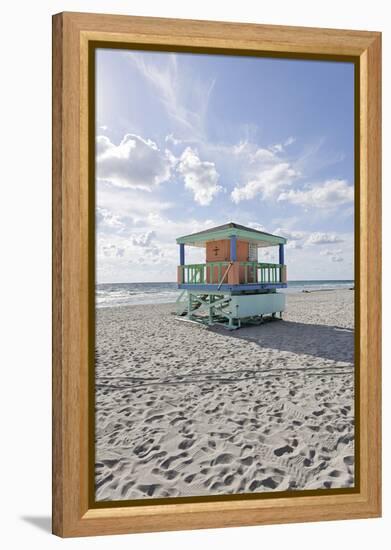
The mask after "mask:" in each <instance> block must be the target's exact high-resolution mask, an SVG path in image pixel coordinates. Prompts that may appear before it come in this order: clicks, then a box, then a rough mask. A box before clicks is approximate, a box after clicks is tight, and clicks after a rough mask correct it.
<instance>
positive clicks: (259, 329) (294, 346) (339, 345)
mask: <svg viewBox="0 0 391 550" xmlns="http://www.w3.org/2000/svg"><path fill="white" fill-rule="evenodd" d="M210 330H213V331H214V332H218V333H220V334H225V335H228V336H230V337H232V338H239V339H240V340H247V341H249V342H253V343H256V344H258V345H259V346H260V347H261V348H269V349H273V350H276V351H286V352H290V353H295V354H299V355H301V354H305V355H312V356H315V357H320V358H322V359H327V360H331V361H337V362H339V361H342V362H346V363H353V361H354V330H353V329H350V328H343V327H337V326H328V325H311V324H307V323H295V322H292V321H279V320H275V321H270V322H265V323H263V324H262V325H257V326H248V325H247V326H242V328H240V329H239V330H235V331H232V332H231V331H228V330H226V329H224V328H222V327H213V328H211V329H210Z"/></svg>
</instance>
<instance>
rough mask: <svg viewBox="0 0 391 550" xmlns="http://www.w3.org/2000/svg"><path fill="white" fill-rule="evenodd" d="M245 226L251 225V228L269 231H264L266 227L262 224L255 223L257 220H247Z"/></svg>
mask: <svg viewBox="0 0 391 550" xmlns="http://www.w3.org/2000/svg"><path fill="white" fill-rule="evenodd" d="M247 226H248V227H252V228H253V229H256V230H257V231H263V232H266V233H269V231H266V228H265V226H264V225H262V224H260V223H257V222H248V223H247Z"/></svg>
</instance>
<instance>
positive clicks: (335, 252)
mask: <svg viewBox="0 0 391 550" xmlns="http://www.w3.org/2000/svg"><path fill="white" fill-rule="evenodd" d="M340 254H342V250H341V249H340V248H338V249H337V250H330V249H329V248H327V249H326V250H322V251H321V253H320V255H321V256H335V255H340Z"/></svg>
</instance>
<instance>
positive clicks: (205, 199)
mask: <svg viewBox="0 0 391 550" xmlns="http://www.w3.org/2000/svg"><path fill="white" fill-rule="evenodd" d="M177 169H178V172H179V173H180V174H182V176H183V178H184V180H185V187H186V188H187V189H190V190H191V191H192V192H193V194H194V200H195V201H196V202H198V204H200V205H202V206H206V205H208V204H210V203H211V202H212V199H213V197H215V196H216V195H217V194H218V193H219V192H220V191H221V189H222V187H221V186H220V185H218V183H217V182H218V179H219V174H218V172H217V170H216V166H215V164H214V162H209V161H201V159H200V157H199V156H198V152H197V151H196V150H194V149H192V148H191V147H187V148H186V149H185V150H184V151H183V153H182V155H181V157H180V160H179V164H178V167H177Z"/></svg>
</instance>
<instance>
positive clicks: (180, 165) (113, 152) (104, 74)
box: [96, 49, 354, 282]
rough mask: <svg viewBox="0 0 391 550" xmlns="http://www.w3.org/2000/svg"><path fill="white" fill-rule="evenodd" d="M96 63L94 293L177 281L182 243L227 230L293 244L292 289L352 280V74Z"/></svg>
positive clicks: (314, 65)
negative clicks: (108, 286) (233, 226)
mask: <svg viewBox="0 0 391 550" xmlns="http://www.w3.org/2000/svg"><path fill="white" fill-rule="evenodd" d="M96 56H97V57H96V71H97V72H96V76H97V78H96V128H97V138H96V140H97V154H96V175H97V181H96V188H97V202H96V208H97V218H96V219H97V229H96V231H97V282H143V281H174V280H175V278H176V265H177V263H178V250H177V245H176V244H175V239H176V237H178V236H181V235H184V234H188V233H192V232H193V231H198V230H201V229H206V228H209V227H213V226H214V225H220V224H222V223H226V222H228V221H234V222H237V223H241V224H243V225H248V226H251V227H254V228H259V229H261V230H262V229H263V230H265V231H268V232H271V233H277V234H280V235H284V236H285V237H287V239H288V245H287V247H286V254H285V256H286V263H287V265H288V278H290V279H295V280H298V279H352V278H353V248H354V239H353V227H354V221H353V219H354V204H353V183H354V67H353V65H352V64H349V63H336V62H325V61H322V62H320V61H302V60H283V59H267V58H254V57H234V56H214V55H213V56H212V55H198V54H197V55H195V54H171V53H157V52H141V51H124V50H103V49H101V50H98V51H97V54H96ZM276 254H277V251H276V250H274V249H272V248H271V249H266V250H264V251H262V253H261V252H260V255H259V259H260V261H262V260H263V259H264V260H267V261H274V260H277V255H276ZM202 259H203V253H202V251H201V250H199V249H190V248H189V249H188V253H187V258H186V260H187V262H192V261H202Z"/></svg>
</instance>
